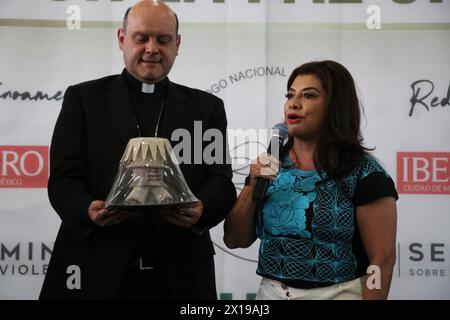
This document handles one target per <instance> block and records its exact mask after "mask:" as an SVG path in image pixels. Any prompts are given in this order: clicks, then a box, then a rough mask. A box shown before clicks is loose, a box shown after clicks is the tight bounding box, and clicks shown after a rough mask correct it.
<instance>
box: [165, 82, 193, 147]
mask: <svg viewBox="0 0 450 320" xmlns="http://www.w3.org/2000/svg"><path fill="white" fill-rule="evenodd" d="M191 115H192V112H190V107H189V103H188V98H187V96H186V95H185V94H184V93H183V92H182V91H181V90H180V89H179V88H178V87H177V85H175V84H174V83H172V82H169V83H168V84H167V92H166V95H165V102H164V112H163V115H162V119H161V125H160V129H159V132H158V136H159V137H163V138H167V139H169V140H170V138H171V136H172V132H173V131H174V130H176V129H179V128H184V129H188V130H190V129H189V126H188V124H189V123H192V122H193V119H191V118H192V117H191Z"/></svg>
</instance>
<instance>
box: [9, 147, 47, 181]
mask: <svg viewBox="0 0 450 320" xmlns="http://www.w3.org/2000/svg"><path fill="white" fill-rule="evenodd" d="M47 179H48V146H0V188H46V187H47Z"/></svg>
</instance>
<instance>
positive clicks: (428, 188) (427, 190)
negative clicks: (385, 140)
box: [397, 152, 450, 194]
mask: <svg viewBox="0 0 450 320" xmlns="http://www.w3.org/2000/svg"><path fill="white" fill-rule="evenodd" d="M397 189H398V190H399V192H400V193H410V194H450V152H398V153H397Z"/></svg>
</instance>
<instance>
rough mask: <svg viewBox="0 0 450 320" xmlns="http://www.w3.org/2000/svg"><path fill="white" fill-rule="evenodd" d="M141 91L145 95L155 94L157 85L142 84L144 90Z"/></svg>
mask: <svg viewBox="0 0 450 320" xmlns="http://www.w3.org/2000/svg"><path fill="white" fill-rule="evenodd" d="M141 91H142V92H143V93H153V92H155V84H154V83H145V82H142V90H141Z"/></svg>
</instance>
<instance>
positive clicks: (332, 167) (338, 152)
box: [287, 60, 371, 184]
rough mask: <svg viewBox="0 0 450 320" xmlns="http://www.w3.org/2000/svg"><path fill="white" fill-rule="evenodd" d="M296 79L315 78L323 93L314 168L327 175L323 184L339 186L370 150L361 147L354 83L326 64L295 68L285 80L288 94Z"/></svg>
mask: <svg viewBox="0 0 450 320" xmlns="http://www.w3.org/2000/svg"><path fill="white" fill-rule="evenodd" d="M299 75H315V76H317V77H318V78H319V80H320V81H321V83H322V87H323V88H324V89H325V92H326V93H327V100H326V106H325V116H324V122H323V125H322V132H321V135H320V138H319V141H318V145H317V148H316V152H315V154H314V164H315V166H316V168H317V169H318V171H319V172H320V171H324V172H325V173H326V174H327V179H326V180H325V181H328V180H337V182H338V183H339V184H341V183H342V182H343V179H344V178H345V177H346V176H347V175H349V174H350V173H351V172H352V171H353V170H354V169H355V168H356V167H357V166H358V165H359V164H360V162H361V160H362V158H363V156H364V155H365V154H366V153H367V152H368V151H369V150H371V149H368V148H365V147H364V146H363V145H362V143H363V137H362V134H361V130H360V122H361V106H360V104H359V100H358V96H357V93H356V88H355V82H354V80H353V77H352V75H351V74H350V72H349V71H348V70H347V69H346V68H345V67H344V66H343V65H341V64H339V63H337V62H334V61H330V60H325V61H314V62H309V63H305V64H303V65H301V66H300V67H298V68H296V69H295V70H294V71H293V72H292V74H291V76H290V77H289V80H288V83H287V89H288V90H289V88H290V87H291V85H292V83H293V82H294V80H295V78H297V76H299ZM325 181H323V182H325Z"/></svg>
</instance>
